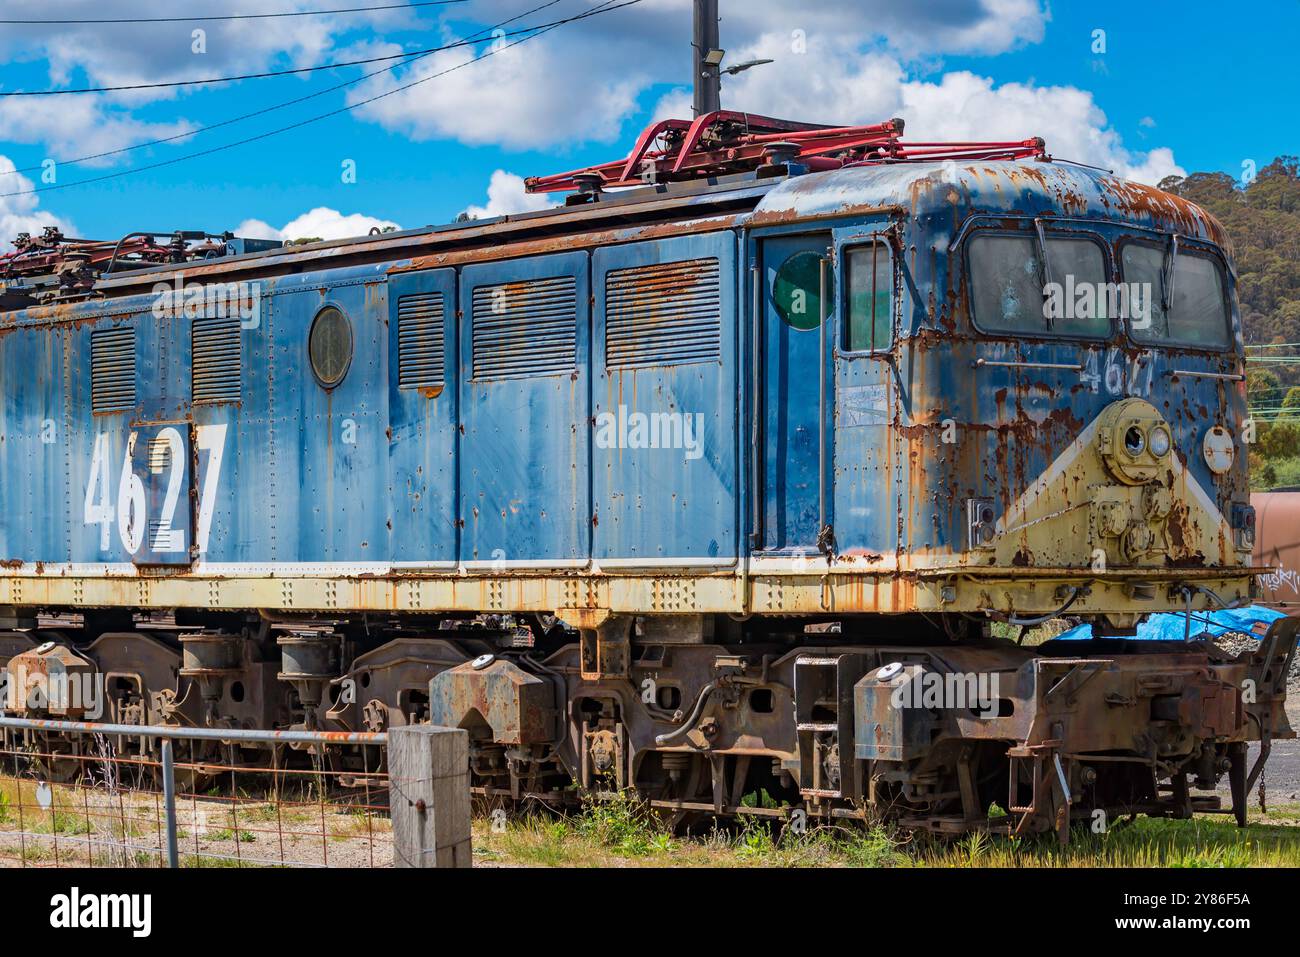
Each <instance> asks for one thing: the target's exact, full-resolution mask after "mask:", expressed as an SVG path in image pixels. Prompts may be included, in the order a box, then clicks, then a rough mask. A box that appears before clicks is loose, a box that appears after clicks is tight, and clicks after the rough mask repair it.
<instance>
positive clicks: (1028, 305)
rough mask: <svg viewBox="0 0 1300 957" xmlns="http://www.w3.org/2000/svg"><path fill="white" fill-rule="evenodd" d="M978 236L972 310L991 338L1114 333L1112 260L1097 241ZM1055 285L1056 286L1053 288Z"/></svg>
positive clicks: (972, 259)
mask: <svg viewBox="0 0 1300 957" xmlns="http://www.w3.org/2000/svg"><path fill="white" fill-rule="evenodd" d="M1046 246H1047V260H1048V267H1049V268H1048V269H1047V270H1044V269H1043V264H1042V262H1041V256H1040V253H1039V243H1038V239H1037V237H1035V236H1031V235H1024V236H1010V235H1005V234H1000V233H986V234H983V235H976V236H975V237H974V238H973V239H972V240H971V242H970V254H969V257H968V265H969V268H970V288H971V306H972V309H973V314H974V318H975V325H977V326H978V327H979V328H980V329H982V330H984V331H985V332H1013V333H1019V334H1022V335H1034V336H1044V335H1058V336H1074V337H1081V338H1104V337H1105V336H1107V335H1109V333H1110V330H1111V316H1110V312H1111V303H1110V299H1109V298H1108V296H1107V295H1106V290H1107V277H1106V257H1105V254H1104V253H1103V252H1102V248H1101V246H1100V245H1099V244H1098V243H1096V242H1094V241H1093V240H1091V239H1066V238H1060V237H1052V238H1049V239H1048V240H1047V243H1046ZM1049 282H1050V285H1048V283H1049Z"/></svg>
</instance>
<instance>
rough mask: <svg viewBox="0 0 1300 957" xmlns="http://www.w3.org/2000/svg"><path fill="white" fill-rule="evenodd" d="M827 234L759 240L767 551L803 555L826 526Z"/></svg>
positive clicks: (762, 519)
mask: <svg viewBox="0 0 1300 957" xmlns="http://www.w3.org/2000/svg"><path fill="white" fill-rule="evenodd" d="M830 250H831V234H830V233H829V232H819V233H808V234H801V235H793V236H775V237H770V238H765V239H760V240H759V246H758V269H759V280H758V283H759V296H758V299H759V300H760V303H761V304H760V307H759V314H760V316H761V327H762V332H761V339H762V341H761V360H760V362H761V374H760V379H761V382H760V408H759V409H758V410H757V411H758V415H759V417H760V420H761V421H762V423H763V429H762V439H761V450H757V449H756V450H755V451H756V453H757V454H759V455H760V457H761V458H760V461H761V463H762V469H761V475H762V492H761V495H762V508H761V514H760V516H759V525H760V528H759V529H758V530H757V532H758V534H757V536H756V540H757V542H758V545H759V547H760V548H761V549H762V550H763V551H767V552H787V553H793V554H808V553H811V552H814V551H816V550H817V548H818V545H817V541H818V536H819V534H820V532H821V530H822V528H823V527H824V526H825V525H826V524H828V523H829V521H830V516H829V507H830V506H829V501H828V498H827V495H828V493H827V489H826V483H827V470H828V465H829V461H830V458H829V457H830V455H831V449H830V444H831V435H830V422H829V409H830V407H831V402H832V395H831V393H832V391H833V385H834V384H833V382H832V381H831V378H830V375H829V370H828V368H827V358H828V356H829V346H830V342H829V338H828V334H829V330H828V327H827V324H826V323H825V322H824V320H825V318H826V317H827V315H828V314H829V312H830V308H829V306H830V302H831V296H832V291H833V289H834V271H833V269H832V268H831V262H830Z"/></svg>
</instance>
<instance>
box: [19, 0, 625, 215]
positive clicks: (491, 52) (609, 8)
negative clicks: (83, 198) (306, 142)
mask: <svg viewBox="0 0 1300 957" xmlns="http://www.w3.org/2000/svg"><path fill="white" fill-rule="evenodd" d="M640 2H641V0H623V2H622V3H618V4H613V0H605V2H604V3H601V4H598V5H597V6H595V7H592V8H591V9H590V10H588V11H586V12H585V13H579V14H576V15H574V16H572V17H569V18H567V19H565V20H557V21H556V22H555V23H554V24H553V25H551V26H548V27H545V28H540V29H538V30H537V32H535V33H531V34H529V35H528V36H524V37H520V38H519V39H518V40H515V41H514V42H513V43H507V44H504V45H501V46H496V45H494V46H492V47H491V48H490V49H488V50H487V51H486V52H484V53H480V54H479V55H478V56H476V57H474V58H473V59H470V60H466V61H465V62H464V63H458V64H456V66H453V67H448V68H447V69H445V70H441V71H439V72H437V73H432V74H430V75H429V76H426V77H421V78H420V79H418V80H414V81H412V82H410V83H406V84H403V85H402V86H399V87H395V88H393V89H391V90H387V91H385V92H384V93H379V94H376V95H375V96H371V97H368V98H366V99H364V100H359V101H357V102H356V103H349V104H348V105H346V106H341V107H339V108H338V109H336V110H330V111H329V112H328V113H320V114H317V115H316V116H310V117H308V118H307V119H305V120H299V121H298V122H297V123H291V124H289V125H288V126H281V127H279V128H278V129H274V130H267V131H266V132H264V133H258V134H257V135H255V136H249V137H246V138H245V139H242V140H236V141H235V142H233V143H225V144H223V145H221V146H214V147H211V148H210V149H206V150H199V151H198V152H195V153H186V154H185V155H184V156H177V157H173V158H172V159H169V160H162V161H160V162H157V163H150V164H148V165H146V166H137V167H135V168H133V169H124V170H118V171H116V172H113V173H105V174H104V175H103V176H93V177H90V178H88V179H79V180H74V181H73V182H71V183H56V184H54V185H50V186H37V187H33V188H32V189H23V190H15V191H13V192H9V193H0V199H8V198H10V197H13V196H30V195H32V194H33V193H48V192H53V191H54V190H59V189H71V188H72V187H74V186H86V185H89V184H91V183H102V182H104V181H106V180H112V179H117V178H119V177H122V176H132V175H134V174H136V173H143V172H146V171H148V170H153V169H161V168H163V167H165V166H174V165H176V164H177V163H184V162H186V161H187V160H192V159H199V158H201V157H204V156H211V155H213V154H214V153H222V152H225V151H226V150H232V149H235V148H236V147H239V146H247V145H248V144H250V143H256V142H258V141H260V140H264V139H268V138H270V137H272V136H278V135H280V134H281V133H288V132H291V131H292V130H296V129H301V128H302V127H304V126H309V125H311V124H312V123H318V122H320V121H321V120H327V119H329V118H331V117H334V116H339V115H341V114H343V113H349V112H351V111H352V110H355V109H358V108H360V107H363V106H366V105H367V104H370V103H374V102H375V101H377V100H382V99H384V98H385V97H389V96H393V95H395V94H397V93H401V92H403V91H405V90H409V89H411V88H412V87H416V86H419V85H420V84H421V83H428V82H429V81H430V80H436V79H438V78H439V77H443V76H446V75H447V74H448V73H454V72H456V71H457V70H460V69H463V68H464V67H467V66H469V65H471V64H473V63H478V62H479V61H480V60H486V59H487V58H488V57H491V56H495V55H496V54H498V53H502V52H504V51H506V50H509V49H511V48H513V47H517V46H519V45H520V44H521V43H527V42H528V41H529V40H535V39H536V38H537V37H539V36H542V35H544V34H546V33H549V32H550V31H551V30H556V29H559V28H560V27H562V26H566V25H568V24H570V23H576V22H577V21H579V20H586V19H588V18H589V17H595V16H600V15H602V14H605V13H613V12H614V11H615V10H621V9H623V8H625V7H632V6H636V5H637V4H638V3H640ZM611 4H612V5H611Z"/></svg>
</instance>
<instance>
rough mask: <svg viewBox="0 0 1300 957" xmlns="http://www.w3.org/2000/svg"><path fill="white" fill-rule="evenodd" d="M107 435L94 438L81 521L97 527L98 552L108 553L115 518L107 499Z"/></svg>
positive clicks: (104, 433) (111, 505)
mask: <svg viewBox="0 0 1300 957" xmlns="http://www.w3.org/2000/svg"><path fill="white" fill-rule="evenodd" d="M108 483H109V478H108V433H107V432H100V433H99V434H98V435H96V436H95V450H94V452H93V453H92V454H91V457H90V481H89V482H88V483H87V485H86V504H85V506H84V508H83V509H82V514H81V520H82V522H83V523H84V524H86V525H98V526H99V550H100V551H101V552H106V551H108V538H109V527H110V526H111V525H112V523H113V519H114V517H115V514H116V513H114V511H113V503H112V502H110V501H109V498H108V487H109V486H108Z"/></svg>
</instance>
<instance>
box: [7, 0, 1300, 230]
mask: <svg viewBox="0 0 1300 957" xmlns="http://www.w3.org/2000/svg"><path fill="white" fill-rule="evenodd" d="M393 2H395V0H269V2H267V3H264V4H261V3H259V4H253V3H251V2H245V0H193V2H188V3H186V4H184V5H183V6H184V8H185V12H186V13H189V14H192V15H195V16H203V15H217V14H226V13H239V12H259V13H264V12H276V11H289V10H321V9H331V8H338V7H348V6H379V5H383V4H387V3H393ZM542 2H544V0H468V2H463V3H454V4H448V5H445V6H438V7H432V6H430V7H421V8H419V9H413V10H407V11H378V12H370V13H364V14H346V15H344V14H339V15H331V16H324V17H320V16H312V17H300V18H282V19H276V20H259V21H248V20H246V21H234V22H202V23H168V24H131V25H125V24H116V25H109V24H101V25H78V24H64V25H52V24H40V25H0V63H3V64H4V65H3V66H0V92H5V91H19V90H39V89H59V88H64V89H66V88H76V87H83V86H117V85H125V84H135V83H149V82H170V81H176V80H186V79H195V78H204V77H213V76H229V75H233V74H243V73H252V72H263V71H267V70H276V69H286V68H298V67H304V66H311V65H316V64H321V63H330V62H337V61H340V60H352V59H361V58H366V57H376V56H386V55H391V54H395V53H400V52H408V51H411V50H419V49H427V48H429V47H433V46H438V45H442V44H446V43H449V42H454V41H457V40H461V39H464V38H466V37H472V36H474V35H475V34H476V33H480V32H483V31H484V30H485V28H488V27H490V26H491V25H492V24H496V23H500V22H502V21H505V20H507V19H509V18H511V17H516V16H518V15H519V14H521V13H523V12H525V11H527V10H529V9H530V8H532V7H536V6H538V5H539V4H540V3H542ZM594 5H595V0H558V2H555V3H553V4H551V5H550V6H548V7H547V9H544V10H540V11H538V12H536V13H534V14H532V15H529V16H525V17H523V18H521V19H520V20H518V21H517V22H516V24H515V25H514V26H513V27H512V28H515V27H517V26H520V25H523V24H540V23H545V22H548V21H551V20H555V19H560V18H565V17H570V16H573V15H575V14H578V13H582V12H584V11H589V10H590V9H591V8H592V7H593V6H594ZM796 6H798V5H795V4H790V3H788V2H777V0H743V2H742V0H721V8H722V13H723V23H722V35H723V46H725V47H726V48H727V49H728V51H729V54H728V58H729V60H730V61H731V62H737V61H739V60H741V59H748V58H751V57H754V56H767V57H772V58H774V59H775V60H776V61H777V62H776V63H774V64H772V65H770V66H765V67H761V68H758V69H755V70H751V71H749V72H748V73H745V74H743V75H742V76H740V77H738V78H735V79H733V80H729V81H728V82H727V84H726V85H725V86H724V91H723V104H724V106H729V107H735V108H742V109H748V110H752V111H755V112H764V113H769V114H772V115H779V116H790V117H792V118H804V119H811V120H819V121H834V122H849V123H853V122H872V121H876V120H880V119H885V118H888V117H890V116H903V117H904V118H905V119H907V121H908V131H909V134H915V135H916V136H917V137H924V138H962V139H965V138H999V139H1000V138H1016V139H1020V138H1023V137H1025V136H1030V135H1042V136H1044V137H1045V138H1046V139H1047V142H1048V147H1049V149H1050V150H1051V151H1053V152H1054V153H1056V154H1057V155H1059V156H1062V157H1064V158H1068V159H1073V160H1079V161H1083V162H1091V163H1096V164H1100V165H1104V166H1107V167H1110V168H1115V169H1116V170H1118V171H1119V172H1121V173H1123V174H1125V175H1128V176H1131V177H1133V178H1136V179H1142V180H1145V181H1148V182H1156V181H1158V180H1159V179H1160V178H1161V177H1162V176H1164V175H1166V174H1168V173H1171V172H1173V173H1177V172H1182V171H1193V170H1222V171H1225V172H1228V173H1230V174H1232V175H1233V176H1234V177H1240V176H1241V175H1242V170H1243V165H1242V164H1243V163H1244V162H1246V161H1253V162H1254V163H1256V164H1257V165H1258V166H1260V167H1262V166H1263V165H1264V164H1266V163H1267V162H1269V161H1271V160H1272V159H1273V158H1274V157H1275V156H1277V155H1278V154H1281V153H1297V152H1300V133H1298V132H1297V131H1300V101H1298V100H1297V98H1296V96H1295V82H1294V62H1295V61H1294V53H1293V50H1291V51H1289V50H1288V49H1287V46H1288V44H1294V40H1295V37H1297V36H1300V3H1295V2H1287V3H1276V4H1269V5H1268V9H1267V12H1265V10H1264V9H1263V8H1259V9H1258V12H1256V13H1253V14H1250V15H1246V14H1244V13H1243V14H1242V15H1241V16H1240V17H1238V18H1237V20H1236V21H1235V22H1234V21H1228V20H1227V19H1226V18H1225V12H1224V8H1223V7H1222V6H1221V5H1220V4H1211V3H1209V2H1200V0H1197V2H1186V3H1182V4H1179V5H1177V8H1176V10H1174V8H1172V7H1171V6H1170V5H1169V4H1166V3H1147V4H1143V3H1132V2H1129V3H1081V2H1072V3H1063V2H1059V0H1058V2H1056V3H1052V4H1050V6H1049V5H1047V4H1044V3H1042V2H1041V0H933V2H925V0H857V2H852V3H850V2H847V0H845V2H842V3H836V2H823V3H819V4H817V5H816V6H815V8H814V9H813V10H801V9H795V7H796ZM181 8H182V5H181V4H176V3H172V2H168V0H129V2H128V0H120V2H119V0H111V2H110V0H61V2H58V3H50V2H48V0H0V19H23V18H28V19H48V18H53V17H59V18H66V19H75V18H89V17H101V18H102V17H113V16H136V17H140V16H158V17H168V16H177V15H178V13H179V11H180V10H181ZM1243 9H1245V8H1243ZM689 11H690V4H689V0H640V2H639V3H637V4H635V5H633V6H631V7H628V8H625V9H622V10H616V11H614V12H611V13H608V14H603V15H600V16H595V17H591V18H589V19H587V20H584V21H580V22H576V23H573V24H570V25H567V26H562V27H560V28H558V29H556V30H553V31H551V32H549V33H546V34H544V35H542V36H538V37H537V38H535V39H531V40H528V41H526V42H523V43H519V44H518V45H514V46H509V47H507V48H505V49H499V50H498V52H496V53H494V54H493V55H492V56H489V57H487V58H486V59H483V60H481V61H480V62H471V63H466V62H465V61H467V60H469V59H471V58H472V57H473V56H476V55H481V54H482V53H484V52H485V51H487V50H488V49H489V48H490V44H491V42H492V41H490V40H487V39H485V41H484V42H482V43H479V44H477V45H475V46H472V47H462V48H459V49H454V50H449V51H446V52H443V53H439V54H435V55H432V56H430V57H426V58H423V59H422V60H421V61H419V62H417V63H414V64H411V65H405V66H401V67H399V68H398V69H397V70H395V71H392V72H385V73H383V74H381V75H380V76H377V77H374V78H372V79H370V80H365V81H364V82H360V83H356V84H354V85H352V86H349V87H347V88H346V89H342V90H336V91H333V92H326V93H323V94H322V95H320V96H318V97H315V98H314V99H311V100H309V101H307V102H305V103H301V104H298V105H295V106H291V107H287V108H284V109H281V110H277V111H275V112H272V113H270V114H268V115H265V116H262V117H258V118H255V119H252V120H248V121H246V122H240V123H235V124H232V125H230V126H227V127H225V128H223V129H218V130H214V131H210V132H197V133H194V134H193V135H189V136H187V137H185V138H184V139H181V140H178V141H177V142H174V143H171V144H168V145H160V146H151V147H145V148H137V147H139V145H140V144H142V143H147V142H148V141H150V140H154V139H157V138H160V137H164V136H174V135H177V134H185V133H189V132H190V131H194V130H196V129H197V128H199V127H201V126H204V125H206V124H210V123H213V122H219V121H222V120H225V119H228V118H230V117H234V116H238V115H240V114H244V113H248V112H251V111H254V110H260V109H264V108H267V107H271V106H274V105H276V104H280V103H284V102H285V101H288V100H292V99H295V98H298V97H302V96H306V95H308V94H311V93H315V92H317V91H322V90H326V89H327V88H329V87H333V86H336V85H338V84H341V83H344V82H345V81H348V80H353V79H356V78H358V77H360V76H361V75H362V74H363V73H364V72H370V71H375V70H382V69H383V67H385V66H387V65H389V64H388V63H376V64H373V65H370V66H367V67H349V68H340V69H337V70H331V71H322V72H315V73H309V74H301V75H296V76H287V77H278V78H272V79H257V80H244V81H240V82H234V83H227V84H222V85H218V86H209V87H190V88H183V89H157V90H147V91H132V92H117V93H108V94H83V95H70V96H59V97H28V98H24V97H8V98H0V194H7V193H11V192H22V191H25V190H29V189H33V188H39V187H43V186H50V185H54V186H61V187H66V188H60V189H55V190H49V191H45V192H40V193H37V194H25V195H17V196H0V246H2V245H3V244H4V243H6V242H7V241H8V240H10V239H12V238H13V235H14V234H16V233H17V232H19V231H23V230H32V229H37V228H39V227H40V226H41V225H43V224H46V223H51V222H53V223H57V224H59V225H61V226H63V227H64V228H65V229H72V230H75V231H76V233H77V234H79V235H82V236H90V237H94V238H116V237H117V236H119V235H121V234H123V233H125V232H128V231H131V230H137V229H156V230H159V231H168V230H172V229H176V228H188V229H207V230H211V231H220V230H224V229H231V230H236V231H239V232H243V233H245V234H253V235H267V236H284V237H288V238H293V237H294V236H301V235H324V236H327V237H335V236H343V235H354V234H358V233H364V232H365V231H366V230H367V229H368V228H369V226H370V225H372V224H376V223H395V224H398V225H400V226H402V227H406V228H409V227H414V226H419V225H422V224H426V223H438V222H445V221H448V220H450V219H452V218H454V217H455V216H456V214H457V213H459V212H460V211H462V210H465V209H467V208H468V209H471V210H472V211H473V212H476V213H478V214H480V215H485V214H495V213H500V212H510V211H515V210H519V209H525V208H536V206H537V205H538V204H539V203H541V202H544V199H542V198H538V197H527V196H525V195H524V194H523V192H522V189H521V182H520V180H519V179H518V177H520V176H525V175H532V174H538V173H547V172H555V171H559V170H563V169H569V168H572V167H575V166H580V165H582V164H584V163H588V162H599V161H603V160H606V159H611V158H614V157H615V156H621V155H623V154H624V153H625V152H626V151H627V149H628V147H629V146H630V145H631V141H632V139H633V138H634V137H635V134H636V132H637V131H638V130H639V129H640V128H641V127H642V126H643V125H644V124H645V123H647V122H648V121H649V120H651V119H652V118H654V117H656V116H663V115H670V114H677V115H685V114H686V113H687V112H688V110H689V101H688V97H687V94H686V91H685V90H684V89H683V88H682V86H681V84H682V83H683V81H685V79H686V78H687V74H688V64H689V57H690V47H689V42H690V12H689ZM1171 11H1173V12H1171ZM1229 14H1231V11H1229ZM195 29H203V30H205V33H204V35H203V36H202V38H201V40H202V42H201V43H196V41H195V39H194V37H193V33H192V31H193V30H195ZM1097 31H1103V32H1102V33H1098V32H1097ZM1099 41H1100V42H1099ZM496 42H497V43H498V45H501V44H502V43H509V42H510V41H501V40H498V41H496ZM1102 44H1104V50H1101V49H1100V47H1101V45H1102ZM196 47H201V48H202V49H197V50H196ZM449 68H455V69H454V71H453V72H451V73H448V74H446V75H445V76H441V77H436V78H432V79H428V80H426V81H425V82H422V83H419V84H417V85H416V86H413V87H411V88H410V89H409V90H405V91H401V92H394V93H391V94H390V95H388V96H386V97H383V98H382V99H380V100H378V101H376V102H374V103H372V104H368V105H361V106H358V107H357V108H356V109H354V110H353V111H351V112H349V113H346V114H343V115H341V116H335V117H333V118H330V119H327V120H324V121H321V122H318V123H312V124H309V125H306V126H303V127H301V128H299V129H296V130H293V131H291V132H288V133H284V134H280V135H277V136H272V137H270V138H268V139H264V140H261V141H259V142H257V143H254V144H250V145H246V146H240V147H237V148H234V149H229V150H224V151H220V152H215V153H213V154H212V155H209V156H205V157H202V158H198V159H192V160H187V161H184V162H179V163H176V164H174V165H169V166H165V167H162V168H158V169H147V170H140V171H138V172H134V173H129V172H128V171H131V170H139V168H140V167H142V166H148V165H150V164H154V163H159V162H166V161H169V160H172V159H174V158H177V157H181V156H184V155H186V154H190V153H194V152H197V151H202V150H208V149H212V148H214V147H220V146H223V145H225V144H228V143H232V142H234V141H237V140H241V139H244V138H246V137H250V136H254V135H256V134H259V133H262V132H265V131H268V130H272V129H274V128H276V127H279V126H283V125H287V124H291V123H297V122H300V121H302V120H305V119H307V118H309V117H311V116H313V115H316V114H320V113H326V112H328V111H331V110H336V109H338V108H340V107H342V106H345V105H348V104H349V103H356V102H357V101H359V100H361V99H365V98H367V97H371V96H375V95H378V94H381V93H385V92H389V91H391V90H393V89H394V88H395V87H397V86H400V85H403V84H408V83H412V82H413V81H416V80H421V79H423V78H425V77H427V76H429V74H431V73H434V72H439V71H442V70H446V69H449ZM119 149H127V150H128V151H127V152H125V153H121V154H119V155H116V156H112V157H107V158H104V159H99V160H94V161H91V162H89V163H85V164H80V165H73V164H69V163H68V162H66V161H67V160H70V159H75V158H77V157H81V156H85V155H88V154H92V153H98V152H103V151H108V150H119ZM50 159H53V160H55V161H56V163H57V165H56V166H55V167H54V169H53V174H52V175H53V182H46V181H43V178H42V176H43V170H42V167H41V164H42V163H44V162H45V161H47V160H50ZM14 167H17V168H19V169H23V168H28V167H32V168H33V169H30V170H28V171H26V172H23V173H20V174H14V173H12V172H10V171H11V170H13V169H14ZM353 169H354V170H355V181H352V177H349V176H347V175H345V174H346V173H347V172H349V171H350V170H353ZM6 173H7V174H8V175H4V174H6ZM118 173H128V175H121V176H115V178H112V179H109V180H106V181H104V182H100V183H95V184H90V185H84V186H69V185H68V184H71V183H74V182H75V181H76V180H80V179H85V178H93V177H99V176H105V175H108V174H118ZM44 175H45V179H49V178H50V174H49V173H45V174H44Z"/></svg>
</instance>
